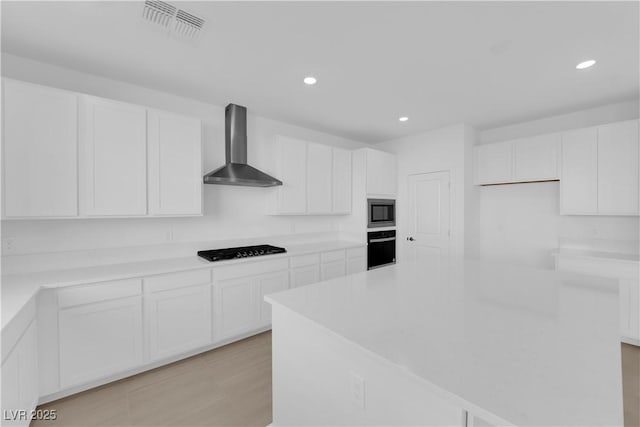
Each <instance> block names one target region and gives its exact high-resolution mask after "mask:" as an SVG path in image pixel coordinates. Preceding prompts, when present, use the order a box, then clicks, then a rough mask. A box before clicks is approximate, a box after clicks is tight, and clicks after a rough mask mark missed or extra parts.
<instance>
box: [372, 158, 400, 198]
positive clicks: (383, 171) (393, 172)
mask: <svg viewBox="0 0 640 427" xmlns="http://www.w3.org/2000/svg"><path fill="white" fill-rule="evenodd" d="M397 179H398V178H397V166H396V156H394V155H393V154H390V153H385V152H384V151H379V150H367V194H368V195H376V196H390V197H395V194H396V188H397Z"/></svg>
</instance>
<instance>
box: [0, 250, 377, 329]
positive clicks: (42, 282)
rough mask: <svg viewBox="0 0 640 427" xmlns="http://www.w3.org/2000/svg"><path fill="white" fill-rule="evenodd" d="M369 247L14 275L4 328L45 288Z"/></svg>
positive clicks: (5, 293) (7, 286)
mask: <svg viewBox="0 0 640 427" xmlns="http://www.w3.org/2000/svg"><path fill="white" fill-rule="evenodd" d="M363 246H366V243H362V242H352V241H344V240H343V241H321V242H317V243H304V244H294V245H286V249H287V252H286V253H284V254H276V255H268V256H262V257H256V258H243V259H238V260H230V261H217V262H208V261H206V260H204V259H202V258H200V257H198V256H197V255H195V254H194V256H191V257H183V258H169V259H158V260H153V261H142V262H132V263H122V264H108V265H100V266H92V267H87V268H74V269H68V270H52V271H41V272H35V273H25V274H12V275H4V276H2V279H1V280H2V283H1V296H2V298H1V299H2V328H4V327H5V326H6V324H7V323H8V322H9V321H11V319H12V318H13V317H14V316H15V315H16V314H17V313H18V312H19V311H20V309H21V308H22V307H24V306H25V304H26V303H27V302H28V301H29V300H30V299H31V298H32V297H34V296H35V295H36V293H37V292H38V290H39V289H40V288H42V287H47V288H51V287H64V286H75V285H81V284H88V283H96V282H105V281H110V280H119V279H127V278H134V277H145V276H153V275H156V274H166V273H175V272H179V271H187V270H194V269H200V268H215V267H222V266H228V265H238V264H240V263H246V262H256V261H267V260H270V259H276V258H286V257H291V256H296V255H304V254H309V253H317V252H326V251H332V250H339V249H348V248H355V247H363Z"/></svg>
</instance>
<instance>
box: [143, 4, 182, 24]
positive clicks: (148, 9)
mask: <svg viewBox="0 0 640 427" xmlns="http://www.w3.org/2000/svg"><path fill="white" fill-rule="evenodd" d="M176 10H177V9H176V7H175V6H173V5H170V4H169V3H165V2H163V1H158V0H146V1H145V2H144V10H143V11H142V17H143V18H144V19H146V20H147V21H150V22H152V23H154V24H158V25H161V26H163V27H165V28H169V25H170V24H171V21H173V17H174V16H175V15H176Z"/></svg>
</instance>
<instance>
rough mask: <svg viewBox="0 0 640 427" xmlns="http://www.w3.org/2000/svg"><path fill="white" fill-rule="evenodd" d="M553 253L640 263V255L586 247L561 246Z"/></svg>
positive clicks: (554, 254)
mask: <svg viewBox="0 0 640 427" xmlns="http://www.w3.org/2000/svg"><path fill="white" fill-rule="evenodd" d="M552 255H553V256H571V257H576V258H594V259H606V260H615V261H623V262H635V263H640V255H638V254H627V253H619V252H604V251H593V250H585V249H570V248H561V249H558V250H556V251H555V252H553V253H552Z"/></svg>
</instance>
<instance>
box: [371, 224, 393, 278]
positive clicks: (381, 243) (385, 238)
mask: <svg viewBox="0 0 640 427" xmlns="http://www.w3.org/2000/svg"><path fill="white" fill-rule="evenodd" d="M395 263H396V231H395V230H385V231H370V232H368V233H367V269H368V270H371V269H372V268H378V267H383V266H385V265H390V264H395Z"/></svg>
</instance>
